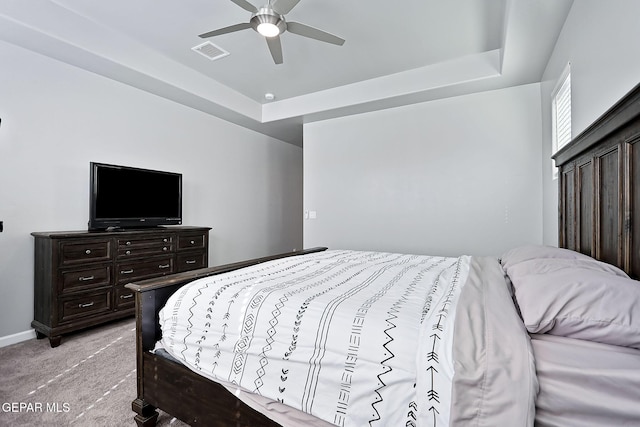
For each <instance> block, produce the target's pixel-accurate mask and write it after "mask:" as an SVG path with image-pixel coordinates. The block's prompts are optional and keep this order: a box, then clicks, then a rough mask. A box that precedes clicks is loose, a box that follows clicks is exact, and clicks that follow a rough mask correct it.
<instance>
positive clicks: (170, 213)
mask: <svg viewBox="0 0 640 427" xmlns="http://www.w3.org/2000/svg"><path fill="white" fill-rule="evenodd" d="M90 168H91V173H90V180H91V192H90V206H89V229H90V230H104V229H107V228H140V227H157V226H160V225H175V224H181V223H182V175H181V174H179V173H173V172H163V171H157V170H150V169H141V168H133V167H129V166H118V165H109V164H104V163H94V162H91V164H90Z"/></svg>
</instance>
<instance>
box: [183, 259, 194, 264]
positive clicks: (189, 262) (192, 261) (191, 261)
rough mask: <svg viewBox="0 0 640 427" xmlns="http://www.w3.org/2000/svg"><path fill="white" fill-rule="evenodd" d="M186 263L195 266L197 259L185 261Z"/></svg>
mask: <svg viewBox="0 0 640 427" xmlns="http://www.w3.org/2000/svg"><path fill="white" fill-rule="evenodd" d="M185 263H187V264H195V263H196V260H195V259H188V260H186V261H185Z"/></svg>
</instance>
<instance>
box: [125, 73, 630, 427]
mask: <svg viewBox="0 0 640 427" xmlns="http://www.w3.org/2000/svg"><path fill="white" fill-rule="evenodd" d="M638 141H640V85H638V86H636V87H635V88H634V89H633V90H632V91H631V92H629V94H627V95H626V96H625V97H624V98H623V99H622V100H620V101H619V102H618V103H616V105H614V106H613V107H612V108H611V109H610V110H608V111H607V112H606V113H605V114H604V115H603V116H602V117H600V118H599V119H598V120H597V121H596V122H595V123H594V124H593V125H592V126H590V127H589V128H588V129H586V130H585V131H584V132H583V133H581V134H580V135H579V136H578V137H576V138H575V139H574V140H573V141H572V142H571V143H570V144H569V145H567V146H566V147H564V148H563V149H562V150H560V151H559V152H558V153H557V154H555V155H554V156H553V158H554V159H555V161H556V164H557V166H558V167H559V233H560V234H559V236H560V241H559V243H560V246H561V247H565V248H569V249H574V250H577V251H579V252H583V253H586V254H589V255H591V256H593V257H594V258H597V259H600V260H603V261H606V262H608V263H611V264H614V265H617V266H619V267H621V268H623V269H624V270H625V271H627V272H628V273H629V274H630V275H631V276H632V277H635V278H638V277H639V276H640V226H638V227H635V228H634V227H633V224H634V223H639V222H638V221H640V194H639V192H640V190H639V189H640V186H637V185H635V184H636V183H637V182H638V181H639V180H640V149H638V147H640V145H636V142H638ZM325 249H326V248H314V249H309V250H307V251H302V252H293V253H286V254H280V255H275V256H272V257H265V258H260V259H254V260H249V261H245V262H239V263H235V264H229V265H224V266H220V267H214V268H208V269H202V270H195V271H193V272H187V273H180V274H175V275H172V276H165V277H163V278H159V279H150V280H146V281H143V282H138V283H132V284H129V285H127V287H128V288H129V289H132V290H134V291H135V292H136V328H137V342H136V346H137V352H136V357H137V380H138V397H137V398H136V399H135V400H134V401H133V403H132V408H133V410H134V411H135V412H136V413H137V415H136V416H135V420H136V422H137V424H138V426H154V425H155V424H156V420H157V417H158V412H157V411H156V409H158V408H159V409H162V410H163V411H165V412H167V413H169V414H171V415H173V416H175V417H177V418H179V419H180V420H182V421H184V422H186V423H188V424H190V425H206V426H214V427H215V426H219V427H229V426H238V427H240V426H246V427H249V426H251V427H260V426H269V427H276V426H278V424H277V423H275V422H274V421H272V420H270V419H269V418H267V417H266V416H264V415H262V414H260V413H258V412H257V411H254V410H253V409H251V408H250V407H248V406H247V405H245V404H244V403H242V402H241V401H240V400H239V399H237V398H236V397H235V396H233V395H232V394H231V393H229V392H228V391H227V390H226V389H225V388H224V387H222V386H220V385H218V384H216V383H214V382H212V381H210V380H208V379H206V378H204V377H202V376H200V375H197V374H195V373H193V372H192V371H191V370H190V369H188V368H186V367H185V366H183V365H181V364H179V363H177V362H172V361H170V360H168V359H166V358H163V357H159V356H156V355H153V354H152V353H150V350H151V349H153V347H154V346H155V343H156V342H157V341H158V340H159V339H160V338H161V331H160V328H159V325H158V312H159V310H160V309H161V308H162V306H163V305H164V303H165V301H166V300H167V299H168V298H169V296H170V295H171V294H173V293H174V292H175V291H176V290H177V289H178V288H179V287H181V286H182V285H183V284H185V283H188V282H190V281H192V280H194V279H197V278H201V277H205V276H211V275H215V274H220V273H225V272H228V271H233V270H236V269H239V268H243V267H247V266H250V265H254V264H257V263H260V262H264V261H268V260H272V259H277V258H281V257H286V256H297V255H304V254H308V253H312V252H318V251H322V250H325Z"/></svg>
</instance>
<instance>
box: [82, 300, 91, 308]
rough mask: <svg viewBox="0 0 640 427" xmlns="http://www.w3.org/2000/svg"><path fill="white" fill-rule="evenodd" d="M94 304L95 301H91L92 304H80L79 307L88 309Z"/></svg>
mask: <svg viewBox="0 0 640 427" xmlns="http://www.w3.org/2000/svg"><path fill="white" fill-rule="evenodd" d="M93 304H94V302H93V301H91V302H90V303H88V304H78V307H80V308H87V307H91V306H92V305H93Z"/></svg>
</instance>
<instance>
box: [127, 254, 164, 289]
mask: <svg viewBox="0 0 640 427" xmlns="http://www.w3.org/2000/svg"><path fill="white" fill-rule="evenodd" d="M174 272H175V268H174V261H173V257H157V258H152V259H146V260H138V261H131V262H120V263H117V264H116V283H117V284H126V283H131V282H135V281H138V280H142V279H149V278H151V277H158V276H164V275H165V274H171V273H174Z"/></svg>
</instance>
